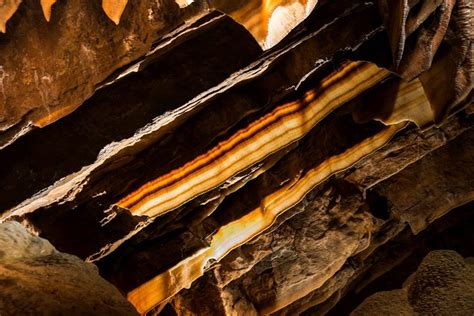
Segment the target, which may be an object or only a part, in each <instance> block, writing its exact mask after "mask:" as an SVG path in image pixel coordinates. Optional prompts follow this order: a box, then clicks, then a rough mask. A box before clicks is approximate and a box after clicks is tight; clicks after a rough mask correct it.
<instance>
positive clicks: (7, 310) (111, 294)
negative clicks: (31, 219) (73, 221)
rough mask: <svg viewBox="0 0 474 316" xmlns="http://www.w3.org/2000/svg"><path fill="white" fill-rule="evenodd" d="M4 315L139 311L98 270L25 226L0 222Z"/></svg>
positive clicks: (0, 300) (1, 305)
mask: <svg viewBox="0 0 474 316" xmlns="http://www.w3.org/2000/svg"><path fill="white" fill-rule="evenodd" d="M0 249H1V251H0V293H1V295H0V312H1V314H2V315H136V314H137V313H136V311H135V310H134V308H133V306H132V305H131V304H130V303H129V302H127V301H126V300H125V299H124V298H123V296H122V295H121V294H120V292H119V291H118V290H117V289H116V288H114V287H113V286H112V285H111V284H109V283H108V282H107V281H105V280H104V279H102V278H101V277H100V276H99V273H98V270H97V268H96V267H95V266H94V265H92V264H90V263H85V262H83V261H82V260H81V259H79V258H78V257H76V256H72V255H69V254H65V253H61V252H58V251H57V250H56V249H55V248H54V247H53V246H52V245H51V244H50V243H49V242H48V241H47V240H45V239H42V238H39V237H36V236H33V235H31V234H30V233H29V232H28V231H27V230H26V229H25V228H24V227H23V226H22V225H21V224H19V223H17V222H9V223H3V224H0Z"/></svg>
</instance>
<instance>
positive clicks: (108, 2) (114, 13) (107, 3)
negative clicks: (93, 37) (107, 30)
mask: <svg viewBox="0 0 474 316" xmlns="http://www.w3.org/2000/svg"><path fill="white" fill-rule="evenodd" d="M127 3H128V0H102V9H104V12H105V14H107V16H108V17H109V18H110V19H111V20H112V21H113V22H114V23H115V24H117V25H118V24H119V23H120V17H121V16H122V13H123V11H124V10H125V7H126V6H127Z"/></svg>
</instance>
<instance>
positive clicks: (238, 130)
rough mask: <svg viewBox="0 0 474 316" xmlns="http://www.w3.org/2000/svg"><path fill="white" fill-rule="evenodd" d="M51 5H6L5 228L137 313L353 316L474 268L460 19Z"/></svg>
mask: <svg viewBox="0 0 474 316" xmlns="http://www.w3.org/2000/svg"><path fill="white" fill-rule="evenodd" d="M53 3H54V1H49V2H48V1H42V2H41V3H40V2H37V1H33V0H31V1H27V0H25V1H23V2H22V3H21V4H20V5H19V6H18V4H19V1H17V2H14V1H13V2H8V1H7V3H6V4H4V5H3V6H1V5H0V17H1V18H3V20H9V22H8V28H7V30H6V33H5V34H4V35H1V34H0V43H1V44H2V45H1V46H0V50H2V52H4V53H2V54H1V55H0V56H2V57H0V67H1V68H0V70H1V73H0V74H2V76H1V77H0V80H1V81H0V83H1V86H0V87H1V88H2V90H0V92H3V103H0V105H1V106H0V115H1V117H0V124H2V134H1V135H0V142H1V144H2V149H1V150H0V175H1V177H0V188H1V191H0V206H1V208H0V212H1V215H0V216H1V217H0V218H1V220H2V221H4V222H10V221H17V222H20V223H22V224H23V225H24V226H26V227H27V228H28V229H29V230H30V231H31V232H34V233H35V234H37V235H39V236H41V237H42V238H46V239H47V240H48V241H50V242H51V243H52V244H53V245H54V246H55V247H56V248H57V249H59V250H60V251H63V252H66V253H71V254H74V255H77V256H79V257H80V258H82V259H84V260H86V261H88V262H92V263H94V264H96V265H97V266H98V268H99V271H100V274H101V275H102V277H104V278H105V279H107V280H108V281H110V282H111V283H113V284H114V285H115V286H116V287H117V288H118V289H119V290H120V291H121V292H122V294H123V295H124V296H125V297H127V298H128V300H129V301H130V302H131V303H132V304H133V305H134V306H135V308H136V309H137V311H138V312H139V313H141V314H146V313H149V314H157V313H163V314H168V313H171V314H179V315H181V314H186V315H188V314H196V315H223V314H237V315H254V314H288V315H294V314H305V313H306V314H308V315H314V314H326V313H335V314H344V313H345V314H348V313H350V312H351V311H352V310H353V309H355V308H356V307H357V305H359V303H361V302H362V301H363V300H364V299H365V298H366V297H367V296H369V295H370V294H373V293H374V292H375V291H376V290H380V288H377V284H378V283H377V282H380V280H381V279H383V278H384V277H386V278H389V277H390V276H391V275H392V274H391V273H393V275H395V274H396V271H398V270H397V269H399V267H402V266H404V265H406V263H407V262H416V263H419V261H420V260H421V258H419V257H418V256H417V254H422V253H426V252H427V251H429V250H431V249H438V248H439V247H438V246H436V245H437V244H436V243H434V244H433V245H426V243H427V240H430V241H431V240H444V238H448V240H450V242H449V243H448V244H444V245H443V248H447V249H455V250H457V251H459V252H460V253H461V254H462V255H463V256H472V255H473V254H472V253H473V252H474V247H473V245H472V240H473V239H472V232H471V229H469V228H468V227H467V224H466V223H469V221H471V222H472V220H473V217H472V216H473V215H472V212H471V210H472V202H471V201H472V200H473V197H474V191H473V188H474V180H473V179H474V172H473V171H474V167H473V165H472V161H473V158H474V157H473V154H474V151H473V147H472V144H473V137H474V134H473V130H472V127H473V124H472V123H473V111H472V110H473V106H472V86H473V65H472V62H473V61H472V27H471V23H472V21H471V15H472V8H471V3H470V2H469V1H454V0H453V1H408V2H407V1H405V2H403V1H398V2H396V1H395V2H393V1H383V0H380V1H378V2H370V1H369V2H367V1H349V0H337V1H334V0H332V1H323V0H320V1H319V2H316V1H297V0H295V1H176V2H175V1H171V0H167V1H142V2H140V3H132V2H129V3H128V2H127V1H103V2H102V7H100V3H99V2H97V3H92V2H91V3H90V4H89V3H88V4H87V5H83V4H81V3H80V2H79V1H73V0H71V1H58V2H57V3H55V4H54V6H52V4H53ZM12 8H14V9H12ZM45 8H46V9H45ZM7 9H8V10H7ZM16 9H17V10H16ZM216 9H218V10H220V11H217V10H216ZM1 10H4V11H1ZM14 11H16V12H14ZM221 11H222V12H221ZM12 12H14V14H13V13H12ZM44 16H45V17H46V19H45V18H44ZM77 16H83V17H84V18H83V19H77V18H76V17H77ZM47 20H49V22H48V21H47ZM355 26H357V27H355ZM83 28H84V32H77V30H78V29H83ZM27 33H28V34H31V36H28V37H26V36H22V34H27ZM39 43H45V44H42V45H40V44H39ZM48 43H50V44H51V45H49V44H48ZM86 55H87V56H86ZM44 56H48V58H47V59H46V60H45V61H43V60H44V59H45V57H44ZM20 74H24V75H21V76H20ZM46 74H49V75H46ZM48 76H49V77H48ZM46 77H47V78H46ZM45 78H46V79H45ZM48 78H49V79H48ZM31 83H33V84H31ZM46 83H47V84H46ZM0 101H1V98H0ZM453 231H456V232H459V233H460V236H455V234H454V233H453ZM450 234H451V235H450ZM446 236H448V237H446ZM454 237H456V238H454ZM435 244H436V245H435ZM392 251H393V253H392ZM412 266H413V267H412V268H410V269H411V270H410V269H408V270H409V273H412V272H414V271H415V270H416V266H417V265H412ZM405 277H407V276H405ZM391 278H393V279H397V277H396V276H393V277H391ZM390 284H391V283H390ZM395 288H401V285H400V284H394V285H393V287H392V288H383V289H381V290H391V289H395ZM354 293H356V294H354ZM361 308H362V307H361ZM338 311H339V312H340V313H339V312H338Z"/></svg>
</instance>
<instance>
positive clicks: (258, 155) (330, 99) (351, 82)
mask: <svg viewBox="0 0 474 316" xmlns="http://www.w3.org/2000/svg"><path fill="white" fill-rule="evenodd" d="M388 74H389V72H388V71H386V70H384V69H381V68H378V67H377V66H375V65H373V64H369V63H363V62H352V63H349V64H346V65H345V66H344V67H343V68H342V69H341V70H340V71H337V72H334V73H333V74H331V75H329V76H328V77H327V78H326V79H324V80H322V82H321V84H320V86H319V87H318V89H316V90H313V91H310V92H308V93H306V94H305V96H304V98H303V101H301V102H300V101H297V102H290V103H287V104H284V105H282V106H279V107H277V108H276V109H275V110H274V111H272V112H271V113H269V114H267V115H265V116H264V117H262V118H261V119H259V120H257V121H256V122H254V123H252V124H250V125H249V126H248V127H247V128H245V129H242V130H240V131H239V132H238V133H236V134H235V135H233V136H232V137H231V138H229V139H227V140H225V141H223V142H221V143H219V144H218V145H217V146H216V147H214V148H213V149H212V150H210V151H209V152H207V153H205V154H204V155H202V156H199V157H197V158H196V159H194V160H193V161H191V162H189V163H187V164H186V165H184V166H182V167H181V168H179V169H176V170H173V171H172V172H170V173H168V174H165V175H163V176H162V177H159V178H158V179H156V180H154V181H152V182H149V183H147V184H145V185H143V186H142V187H141V188H139V189H138V190H137V191H135V192H133V193H131V194H130V195H128V196H126V197H125V198H123V199H122V200H120V201H119V202H118V203H117V205H118V206H120V207H122V208H126V209H129V210H130V211H131V213H132V214H133V215H140V216H143V215H145V216H149V217H156V216H159V215H162V214H164V213H166V212H168V211H170V210H173V209H175V208H176V207H179V206H180V205H182V204H183V203H185V202H187V201H189V200H191V199H193V198H194V197H196V196H198V195H200V194H202V193H204V192H206V191H208V190H210V189H212V188H214V187H216V186H218V185H219V184H221V183H223V182H224V181H225V180H227V179H228V178H230V177H232V176H233V175H235V174H236V173H238V172H240V171H242V170H245V169H246V168H249V167H250V166H252V165H253V164H255V163H256V162H258V161H260V160H261V159H263V158H265V157H266V156H268V155H269V154H271V153H273V152H275V151H278V150H280V149H281V148H283V147H285V146H287V145H288V144H290V143H292V142H294V141H296V140H298V139H300V138H301V137H303V136H304V135H305V134H306V133H307V132H308V131H309V130H311V129H312V128H313V127H314V126H315V125H316V124H317V123H318V122H319V121H320V120H321V119H323V118H324V117H325V116H326V115H327V114H328V113H330V112H332V111H333V110H335V109H336V108H338V107H339V106H341V105H342V104H344V103H345V102H347V101H348V100H350V99H352V98H354V97H355V96H357V95H358V94H360V93H361V92H363V91H365V90H367V89H368V88H370V87H372V86H374V85H375V84H377V83H378V82H380V81H381V80H382V79H384V78H386V77H387V76H388Z"/></svg>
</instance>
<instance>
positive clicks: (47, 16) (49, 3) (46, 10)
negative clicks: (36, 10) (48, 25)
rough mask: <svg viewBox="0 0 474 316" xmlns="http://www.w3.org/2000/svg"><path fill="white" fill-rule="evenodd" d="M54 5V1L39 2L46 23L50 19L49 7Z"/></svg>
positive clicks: (44, 0) (42, 0) (43, 0)
mask: <svg viewBox="0 0 474 316" xmlns="http://www.w3.org/2000/svg"><path fill="white" fill-rule="evenodd" d="M55 3H56V0H41V7H42V8H43V14H44V18H45V19H46V21H48V22H49V20H50V19H51V7H52V6H53V4H55Z"/></svg>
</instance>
